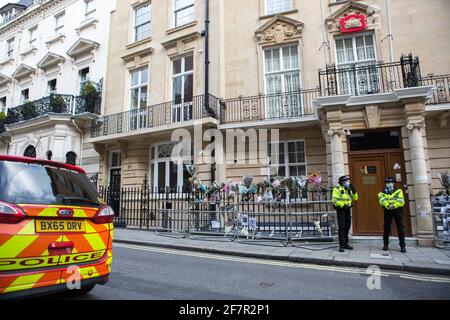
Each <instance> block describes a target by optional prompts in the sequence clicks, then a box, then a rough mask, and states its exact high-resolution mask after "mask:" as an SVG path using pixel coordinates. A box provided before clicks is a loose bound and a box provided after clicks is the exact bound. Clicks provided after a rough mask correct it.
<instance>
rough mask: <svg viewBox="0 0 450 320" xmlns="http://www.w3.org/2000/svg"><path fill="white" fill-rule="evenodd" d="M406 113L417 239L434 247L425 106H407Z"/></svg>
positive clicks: (421, 243) (420, 242)
mask: <svg viewBox="0 0 450 320" xmlns="http://www.w3.org/2000/svg"><path fill="white" fill-rule="evenodd" d="M405 113H406V117H407V118H406V121H407V122H406V128H407V130H408V139H409V147H410V158H411V172H412V181H409V183H410V184H411V183H412V187H413V188H412V189H413V197H414V209H415V210H414V211H415V216H416V222H417V238H418V242H419V245H432V242H433V225H432V212H431V211H432V209H431V202H430V185H429V184H430V181H429V178H428V174H427V163H426V156H425V146H424V142H423V137H422V130H424V129H425V118H424V113H425V105H424V104H422V103H417V104H410V105H406V106H405Z"/></svg>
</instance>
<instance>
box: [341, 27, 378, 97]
mask: <svg viewBox="0 0 450 320" xmlns="http://www.w3.org/2000/svg"><path fill="white" fill-rule="evenodd" d="M335 46H336V65H337V67H338V68H341V69H343V68H348V67H368V68H363V69H362V70H359V71H356V72H355V73H352V72H341V73H339V75H338V84H339V89H340V92H341V94H354V95H357V94H365V93H369V92H373V93H374V92H377V90H378V80H379V76H378V73H377V71H376V69H375V68H370V66H372V65H375V63H376V51H375V40H374V34H373V33H363V34H357V35H352V36H344V37H337V38H335Z"/></svg>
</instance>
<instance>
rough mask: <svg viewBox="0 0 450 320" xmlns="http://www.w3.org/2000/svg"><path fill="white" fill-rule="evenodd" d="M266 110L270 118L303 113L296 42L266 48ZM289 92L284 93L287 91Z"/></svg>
mask: <svg viewBox="0 0 450 320" xmlns="http://www.w3.org/2000/svg"><path fill="white" fill-rule="evenodd" d="M264 73H265V90H266V94H268V95H269V96H268V98H267V102H266V103H267V106H266V112H267V117H269V118H280V117H292V116H299V115H301V113H302V101H301V94H300V89H301V84H300V57H299V53H298V46H297V45H296V44H291V45H284V46H280V47H274V48H269V49H265V50H264ZM287 92H289V94H283V93H287Z"/></svg>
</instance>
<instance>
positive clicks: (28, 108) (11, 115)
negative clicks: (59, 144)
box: [0, 94, 102, 133]
mask: <svg viewBox="0 0 450 320" xmlns="http://www.w3.org/2000/svg"><path fill="white" fill-rule="evenodd" d="M101 100H102V98H101V97H100V96H86V97H83V96H73V95H68V94H52V95H50V96H47V97H43V98H41V99H38V100H34V101H29V102H26V103H24V104H22V105H20V106H17V107H14V108H11V109H9V110H8V112H7V115H6V118H5V119H3V120H0V133H3V132H5V131H6V129H5V125H11V124H14V123H18V122H22V121H27V120H31V119H34V118H37V117H39V116H43V115H46V114H49V113H59V114H63V113H66V114H81V113H85V112H90V113H93V114H97V115H100V112H101Z"/></svg>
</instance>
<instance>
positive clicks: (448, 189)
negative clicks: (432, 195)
mask: <svg viewBox="0 0 450 320" xmlns="http://www.w3.org/2000/svg"><path fill="white" fill-rule="evenodd" d="M437 176H438V178H439V181H440V182H441V185H442V188H443V189H444V190H445V195H447V196H448V195H450V175H449V173H448V172H441V173H438V175H437Z"/></svg>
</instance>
